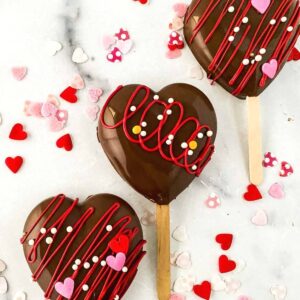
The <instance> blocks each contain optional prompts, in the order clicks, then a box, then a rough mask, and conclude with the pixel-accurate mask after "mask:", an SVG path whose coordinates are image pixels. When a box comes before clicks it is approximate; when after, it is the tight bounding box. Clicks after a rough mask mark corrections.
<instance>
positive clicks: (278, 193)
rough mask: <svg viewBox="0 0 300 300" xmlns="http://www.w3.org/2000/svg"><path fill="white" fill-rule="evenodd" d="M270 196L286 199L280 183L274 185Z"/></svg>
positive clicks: (270, 189) (270, 190) (271, 187)
mask: <svg viewBox="0 0 300 300" xmlns="http://www.w3.org/2000/svg"><path fill="white" fill-rule="evenodd" d="M268 193H269V195H270V196H271V197H273V198H275V199H282V198H284V196H285V194H284V187H283V185H282V184H280V183H273V184H272V185H271V186H270V188H269V191H268Z"/></svg>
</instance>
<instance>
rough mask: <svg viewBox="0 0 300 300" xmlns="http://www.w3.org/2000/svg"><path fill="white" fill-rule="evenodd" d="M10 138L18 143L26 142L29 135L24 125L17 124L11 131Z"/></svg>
mask: <svg viewBox="0 0 300 300" xmlns="http://www.w3.org/2000/svg"><path fill="white" fill-rule="evenodd" d="M9 138H10V139H11V140H16V141H22V140H26V138H27V133H26V131H24V128H23V125H22V124H20V123H17V124H15V125H14V126H13V128H12V129H11V131H10V134H9Z"/></svg>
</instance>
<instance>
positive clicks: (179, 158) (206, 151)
mask: <svg viewBox="0 0 300 300" xmlns="http://www.w3.org/2000/svg"><path fill="white" fill-rule="evenodd" d="M122 88H123V86H119V87H118V88H117V89H116V90H115V91H114V92H113V93H112V94H111V95H110V97H109V98H108V99H107V101H106V103H105V105H104V107H103V109H102V111H101V117H100V121H101V124H102V125H103V126H104V127H105V128H108V129H115V128H118V127H120V126H122V127H123V130H124V134H125V136H126V137H127V139H128V140H129V141H130V142H132V143H135V144H138V145H140V147H141V148H142V149H143V150H145V151H147V152H155V151H158V152H159V153H160V155H161V156H162V158H163V159H165V160H167V161H170V162H172V163H174V164H175V165H176V166H178V167H181V168H184V169H185V170H186V171H187V172H188V173H189V174H194V175H196V176H199V175H200V174H201V172H202V170H203V169H204V167H205V166H206V164H207V163H208V162H209V161H210V159H211V156H212V154H213V153H214V149H215V147H214V145H213V139H212V138H211V137H207V138H206V142H205V146H204V147H203V149H202V151H201V152H200V153H199V154H198V155H197V156H196V157H193V159H190V156H189V155H188V151H189V147H187V148H186V149H182V151H181V153H179V154H178V155H176V154H175V153H174V152H175V151H174V148H173V146H172V143H171V144H170V145H169V147H168V152H167V153H166V151H165V149H163V146H165V144H166V141H167V140H168V137H169V136H170V135H172V136H173V137H174V139H175V138H176V135H177V134H178V132H179V131H180V129H181V128H182V127H183V126H185V125H186V124H191V125H192V126H193V128H195V129H194V131H193V132H192V134H191V135H190V136H189V137H188V138H187V139H186V143H187V144H189V142H191V141H194V140H197V135H198V133H200V132H202V133H203V132H204V133H205V132H208V131H210V128H209V126H208V125H205V124H201V123H200V121H199V120H198V119H197V118H195V117H187V118H184V107H183V105H182V104H181V103H180V102H179V101H176V99H175V100H174V101H173V102H172V103H167V102H166V101H163V100H160V99H157V100H154V99H150V95H151V90H150V88H148V87H147V86H144V85H140V86H138V87H137V88H136V89H135V91H134V92H133V93H132V95H131V96H130V98H129V99H128V102H127V105H126V108H125V111H124V116H123V118H122V119H121V120H120V121H118V122H117V123H116V124H114V125H108V124H106V122H105V121H104V114H105V110H106V109H107V107H108V106H109V103H110V101H111V100H112V99H113V98H114V96H115V95H116V94H117V93H118V92H119V91H120V90H121V89H122ZM141 91H144V92H145V96H144V97H143V99H142V100H141V101H140V103H139V104H138V105H137V106H136V110H135V111H131V110H130V107H131V106H132V104H133V102H136V101H135V100H136V98H137V95H138V94H139V93H140V92H141ZM149 100H150V102H149ZM178 100H180V99H178ZM155 105H160V106H162V107H163V113H162V115H163V118H162V120H160V121H159V123H158V126H157V127H156V128H155V129H154V130H153V131H152V132H151V133H149V132H147V135H146V136H142V135H141V134H139V135H136V136H132V134H131V133H130V130H131V128H132V127H130V126H129V124H128V123H129V121H130V119H131V118H133V117H134V116H136V115H137V114H141V116H140V121H139V124H138V125H141V126H142V123H143V122H144V120H145V119H146V116H147V113H148V112H150V111H151V108H152V107H153V106H155ZM174 107H177V108H178V109H179V111H180V114H179V118H178V120H176V124H175V126H174V127H173V128H172V130H170V132H169V133H168V134H164V136H163V134H162V131H163V129H164V127H165V125H166V123H167V122H168V117H170V116H168V113H167V111H168V110H172V108H174ZM214 134H215V133H214ZM150 140H151V141H153V140H155V146H152V147H150V146H148V145H146V143H147V142H148V141H150ZM195 166H196V167H197V169H195Z"/></svg>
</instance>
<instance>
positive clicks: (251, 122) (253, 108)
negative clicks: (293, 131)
mask: <svg viewBox="0 0 300 300" xmlns="http://www.w3.org/2000/svg"><path fill="white" fill-rule="evenodd" d="M247 103H248V143H249V173H250V182H251V183H253V184H255V185H259V184H261V183H262V182H263V166H262V132H261V119H260V101H259V97H247Z"/></svg>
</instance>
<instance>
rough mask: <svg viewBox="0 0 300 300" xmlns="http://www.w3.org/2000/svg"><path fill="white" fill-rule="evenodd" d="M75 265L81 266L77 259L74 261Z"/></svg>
mask: <svg viewBox="0 0 300 300" xmlns="http://www.w3.org/2000/svg"><path fill="white" fill-rule="evenodd" d="M75 264H76V265H77V266H79V265H80V264H81V260H80V259H79V258H77V259H76V260H75Z"/></svg>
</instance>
